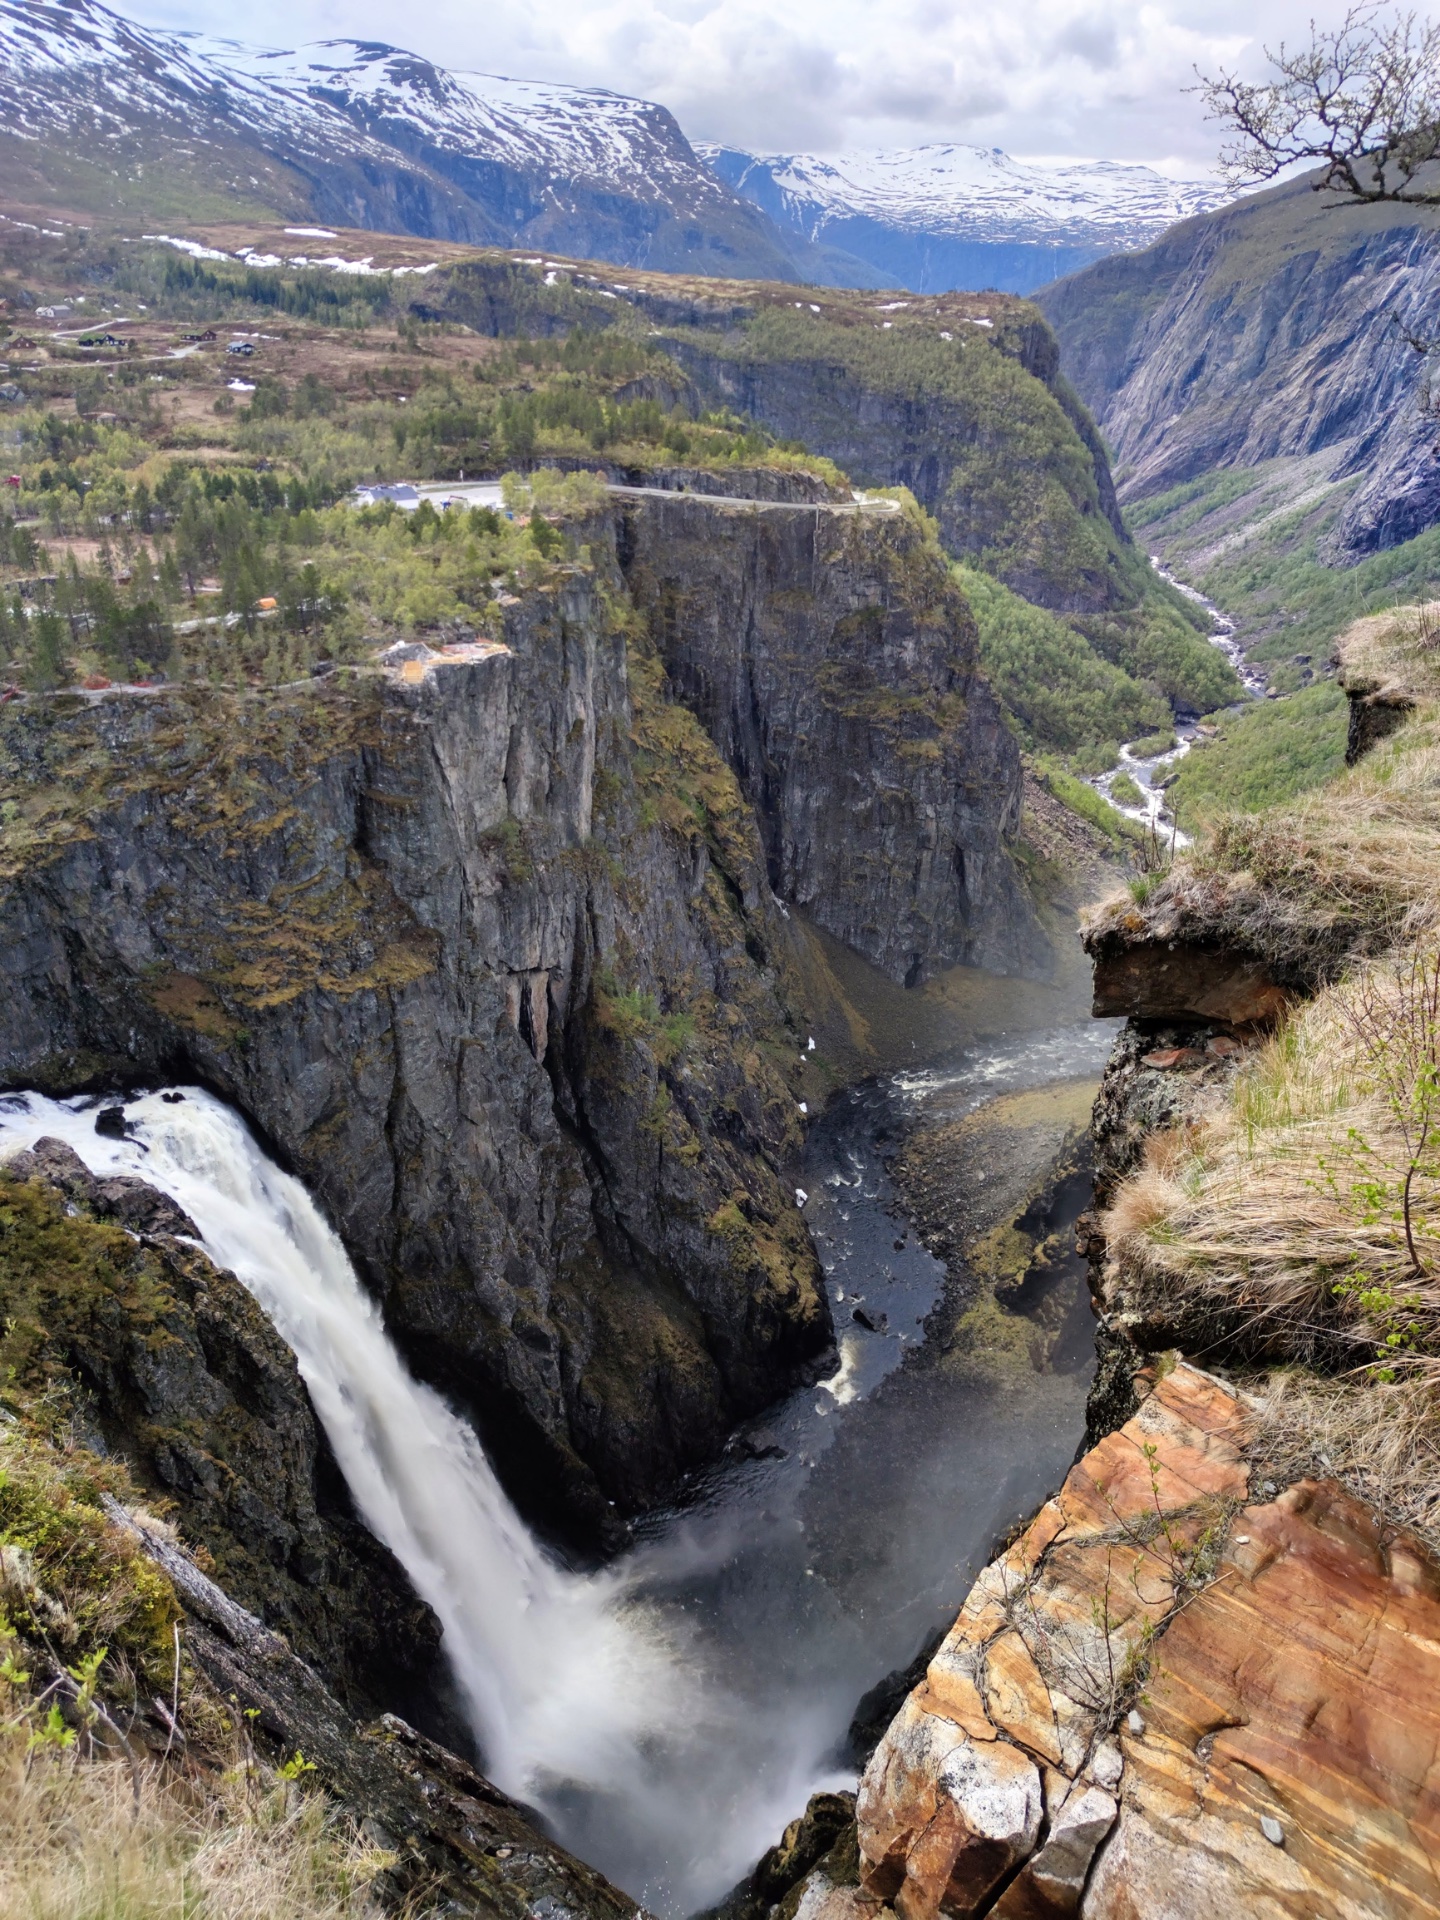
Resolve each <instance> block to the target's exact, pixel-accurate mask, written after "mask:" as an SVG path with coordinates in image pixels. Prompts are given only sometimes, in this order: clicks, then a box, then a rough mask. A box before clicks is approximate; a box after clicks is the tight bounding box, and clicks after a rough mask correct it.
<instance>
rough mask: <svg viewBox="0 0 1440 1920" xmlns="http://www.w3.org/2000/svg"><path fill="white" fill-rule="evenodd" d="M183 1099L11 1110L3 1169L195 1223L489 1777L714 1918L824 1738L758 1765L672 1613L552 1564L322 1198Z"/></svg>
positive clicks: (7, 1099) (602, 1576)
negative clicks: (104, 1186)
mask: <svg viewBox="0 0 1440 1920" xmlns="http://www.w3.org/2000/svg"><path fill="white" fill-rule="evenodd" d="M176 1091H180V1092H181V1093H182V1095H183V1097H182V1098H181V1099H179V1100H175V1099H174V1094H173V1092H172V1094H171V1097H170V1098H169V1099H166V1097H165V1096H164V1095H163V1094H161V1093H159V1092H155V1093H149V1094H145V1095H142V1096H139V1097H136V1098H134V1099H130V1100H127V1101H126V1106H125V1112H126V1117H127V1120H128V1122H129V1123H130V1126H131V1128H132V1130H133V1137H132V1138H129V1139H125V1140H115V1139H110V1138H108V1137H104V1136H101V1135H99V1134H97V1133H96V1131H95V1111H96V1109H95V1106H94V1104H93V1103H92V1102H89V1101H85V1102H78V1101H76V1102H57V1101H53V1100H49V1099H46V1098H44V1097H42V1096H40V1095H38V1094H9V1095H5V1096H3V1098H0V1158H9V1157H10V1156H11V1155H13V1154H14V1153H16V1152H18V1151H20V1150H21V1149H23V1148H25V1147H28V1146H30V1145H33V1143H34V1142H35V1141H36V1140H38V1139H41V1138H43V1137H45V1136H50V1137H53V1138H57V1139H60V1140H64V1141H66V1142H67V1143H68V1144H69V1145H70V1146H72V1147H73V1148H74V1149H75V1150H76V1152H77V1153H78V1154H79V1155H80V1157H81V1159H82V1160H84V1162H85V1163H86V1165H87V1166H89V1167H90V1169H91V1170H92V1171H93V1172H95V1173H97V1174H101V1175H110V1174H131V1175H137V1176H139V1177H140V1178H142V1179H144V1180H146V1181H148V1182H149V1183H150V1184H151V1185H152V1186H155V1187H157V1188H159V1189H160V1190H161V1191H163V1192H165V1193H167V1194H169V1195H170V1196H171V1198H172V1199H174V1200H175V1201H176V1202H177V1203H178V1204H179V1205H180V1206H181V1207H183V1208H184V1210H185V1211H186V1213H187V1214H189V1216H190V1218H191V1219H192V1220H193V1221H194V1222H195V1224H196V1226H197V1227H198V1228H199V1231H200V1235H201V1238H202V1242H203V1245H204V1247H205V1250H206V1252H207V1253H208V1254H209V1255H210V1257H211V1258H212V1259H213V1260H214V1261H215V1262H216V1263H217V1264H218V1265H220V1266H222V1267H227V1268H229V1269H230V1270H231V1271H232V1272H233V1273H234V1274H235V1275H236V1276H237V1277H238V1278H239V1279H240V1280H241V1281H242V1282H243V1283H244V1285H245V1286H246V1287H247V1288H248V1289H249V1291H250V1292H251V1293H252V1294H253V1295H254V1296H255V1298H256V1300H257V1301H259V1303H260V1305H261V1306H262V1307H263V1308H264V1310H265V1312H266V1313H267V1315H268V1316H269V1318H270V1319H271V1321H272V1322H273V1324H274V1326H275V1327H276V1329H277V1331H278V1332H279V1333H280V1335H281V1336H282V1338H283V1339H284V1340H285V1341H286V1343H287V1344H288V1345H289V1346H290V1348H291V1349H292V1350H293V1352H294V1353H295V1356H296V1358H297V1360H298V1362H299V1366H300V1372H301V1374H302V1375H303V1377H304V1380H305V1384H306V1386H307V1387H308V1388H309V1390H310V1395H311V1398H312V1400H313V1402H314V1405H315V1409H316V1412H317V1413H318V1415H319V1417H320V1419H321V1421H322V1422H323V1424H324V1427H325V1431H326V1433H327V1435H328V1436H329V1439H330V1444H331V1446H332V1447H333V1449H334V1452H335V1455H336V1458H337V1459H338V1461H339V1464H340V1467H341V1470H342V1472H343V1473H344V1475H345V1478H346V1480H347V1482H348V1483H349V1486H350V1490H351V1493H352V1495H353V1496H354V1499H355V1503H356V1505H357V1507H358V1508H359V1510H360V1512H361V1513H362V1514H363V1516H364V1518H365V1520H366V1521H367V1523H368V1524H369V1526H370V1527H371V1529H372V1530H373V1531H374V1532H375V1533H376V1534H377V1535H378V1536H379V1538H380V1539H381V1540H383V1541H384V1542H385V1544H386V1545H387V1546H388V1547H389V1548H390V1549H391V1551H392V1552H393V1553H394V1554H395V1556H396V1557H397V1559H398V1560H399V1561H400V1562H401V1564H402V1565H403V1566H404V1567H405V1569H406V1571H407V1572H408V1573H409V1575H410V1578H411V1580H412V1581H413V1583H414V1585H415V1587H416V1589H417V1591H418V1592H419V1593H420V1594H421V1595H423V1597H424V1598H425V1599H426V1600H427V1601H428V1602H429V1604H430V1605H431V1606H432V1607H433V1608H434V1610H435V1612H436V1614H437V1615H438V1616H439V1619H440V1621H441V1623H442V1625H443V1627H444V1631H445V1647H446V1651H447V1653H448V1655H449V1657H450V1661H451V1664H452V1666H453V1669H454V1672H455V1676H456V1680H457V1682H458V1684H459V1686H460V1688H461V1690H462V1692H463V1694H464V1697H465V1700H466V1702H467V1703H468V1705H469V1708H470V1711H471V1713H472V1715H473V1720H474V1724H475V1727H476V1730H477V1734H478V1737H479V1740H480V1743H481V1746H482V1749H483V1752H484V1755H485V1763H486V1769H487V1771H488V1772H489V1774H490V1775H491V1777H492V1778H493V1779H494V1780H495V1781H496V1782H497V1784H498V1785H500V1786H501V1787H503V1788H505V1789H506V1790H507V1791H509V1792H511V1793H514V1794H516V1795H518V1796H521V1797H523V1798H526V1799H528V1800H530V1801H531V1802H533V1803H538V1804H539V1805H540V1806H541V1807H542V1808H545V1809H546V1810H547V1811H549V1812H551V1813H552V1815H554V1816H555V1817H556V1820H557V1825H558V1826H559V1828H560V1830H561V1833H562V1837H566V1836H568V1837H571V1838H572V1840H574V1841H576V1842H579V1843H581V1844H582V1845H583V1844H585V1843H586V1842H587V1841H588V1842H589V1857H590V1858H592V1859H595V1860H596V1864H599V1865H604V1866H608V1870H609V1871H611V1872H612V1873H615V1874H619V1873H624V1872H625V1871H626V1869H627V1868H628V1869H629V1877H630V1879H631V1881H632V1884H631V1887H630V1890H631V1891H632V1892H634V1893H636V1894H637V1895H638V1896H639V1897H640V1898H642V1899H646V1900H648V1901H649V1902H651V1903H652V1904H654V1905H655V1906H656V1907H657V1909H661V1910H664V1909H669V1910H671V1911H676V1910H679V1911H684V1910H685V1909H686V1908H687V1907H691V1906H694V1905H695V1904H698V1900H699V1899H700V1898H703V1897H706V1896H707V1895H708V1896H709V1897H714V1894H715V1893H716V1892H719V1891H722V1890H723V1888H724V1886H725V1885H728V1884H729V1883H730V1881H731V1880H733V1879H734V1878H735V1877H736V1875H737V1874H738V1872H739V1871H741V1870H743V1868H744V1866H745V1865H746V1863H747V1861H748V1860H750V1859H753V1858H754V1855H755V1853H757V1852H758V1851H759V1849H760V1847H761V1846H763V1845H764V1844H766V1843H767V1840H768V1839H769V1838H773V1831H772V1829H774V1827H775V1820H776V1814H777V1812H780V1811H781V1809H782V1808H783V1810H784V1811H783V1817H784V1818H788V1817H789V1815H790V1813H791V1812H792V1811H793V1810H794V1807H795V1805H796V1803H797V1800H798V1803H799V1804H801V1805H803V1803H804V1794H805V1793H806V1791H808V1789H809V1788H810V1787H811V1786H812V1785H813V1784H818V1780H817V1777H816V1776H817V1771H818V1770H817V1767H816V1760H817V1758H818V1754H817V1749H816V1746H815V1745H814V1744H813V1741H814V1738H816V1737H818V1735H814V1734H812V1733H811V1731H810V1730H807V1729H806V1728H805V1727H804V1726H802V1725H799V1724H796V1722H795V1721H794V1720H792V1722H791V1724H790V1725H789V1727H788V1728H787V1729H786V1731H785V1734H784V1737H783V1738H782V1739H781V1741H780V1747H781V1748H782V1749H783V1751H780V1752H777V1751H776V1749H775V1745H774V1742H773V1740H771V1739H770V1737H769V1735H768V1734H767V1736H766V1738H765V1740H764V1741H762V1742H761V1743H760V1745H761V1746H763V1747H764V1749H765V1750H764V1751H761V1750H759V1747H757V1744H756V1734H755V1732H754V1731H753V1730H751V1729H747V1728H746V1727H745V1726H744V1724H743V1722H744V1720H745V1718H746V1715H745V1714H744V1712H743V1711H742V1710H741V1708H740V1706H739V1703H738V1701H734V1700H732V1699H727V1696H726V1690H725V1689H724V1688H723V1687H718V1686H715V1685H712V1684H708V1683H707V1682H706V1680H705V1678H704V1676H703V1673H702V1671H701V1667H702V1665H703V1662H700V1661H697V1660H696V1659H695V1658H693V1657H692V1653H693V1650H692V1649H691V1648H690V1647H689V1646H688V1645H687V1644H686V1643H685V1642H684V1641H682V1640H681V1639H680V1638H678V1637H677V1631H676V1624H675V1619H674V1616H673V1613H669V1614H667V1615H666V1616H665V1617H662V1616H661V1614H660V1612H659V1611H658V1610H657V1609H655V1608H653V1607H651V1606H648V1605H645V1604H643V1603H641V1602H640V1601H638V1600H637V1599H636V1597H635V1591H634V1582H633V1580H630V1581H627V1576H626V1574H625V1572H624V1570H623V1568H622V1569H610V1570H607V1571H604V1572H599V1573H587V1574H577V1573H574V1572H571V1571H569V1570H567V1569H565V1568H563V1567H561V1566H559V1565H558V1564H557V1563H556V1562H555V1561H554V1560H552V1559H551V1558H550V1557H549V1556H548V1555H547V1554H546V1553H544V1552H543V1551H542V1550H541V1549H540V1547H539V1546H538V1545H537V1544H536V1542H535V1541H534V1540H533V1539H532V1538H531V1536H530V1534H529V1532H528V1530H527V1529H526V1527H525V1525H524V1523H523V1522H522V1521H521V1519H520V1517H519V1515H518V1514H517V1513H516V1512H515V1510H514V1508H513V1507H512V1506H511V1504H510V1502H509V1500H508V1499H507V1498H506V1496H505V1494H504V1492H503V1491H502V1489H501V1487H500V1485H499V1482H498V1481H497V1480H496V1477H495V1475H494V1473H493V1471H492V1470H491V1467H490V1464H489V1462H488V1461H487V1460H486V1458H485V1455H484V1453H483V1452H482V1450H481V1448H480V1446H479V1444H478V1442H477V1440H476V1438H475V1435H474V1433H473V1432H472V1431H471V1429H470V1428H469V1426H468V1425H467V1424H466V1423H465V1422H464V1421H463V1420H461V1419H459V1418H458V1417H457V1416H456V1415H455V1414H454V1413H453V1412H452V1411H451V1410H450V1408H449V1407H448V1406H447V1405H446V1404H445V1402H444V1401H443V1400H442V1399H441V1398H440V1396H439V1395H438V1394H436V1393H434V1392H433V1391H432V1390H431V1389H429V1388H428V1387H425V1386H422V1385H421V1384H420V1383H419V1382H417V1381H416V1380H415V1379H413V1378H412V1377H411V1375H410V1374H409V1372H408V1371H407V1369H406V1367H405V1365H404V1363H403V1362H402V1360H401V1358H400V1356H399V1354H398V1353H397V1352H396V1349H395V1347H394V1346H393V1344H392V1343H391V1340H390V1338H389V1336H388V1334H387V1333H386V1332H385V1329H384V1326H383V1324H382V1322H381V1318H380V1314H379V1311H378V1309H377V1308H376V1306H375V1304H374V1303H373V1301H372V1300H371V1299H370V1298H369V1296H368V1295H367V1294H366V1292H365V1291H364V1289H363V1288H362V1286H361V1285H360V1282H359V1280H358V1278H357V1276H356V1274H355V1270H354V1268H353V1267H352V1266H351V1264H350V1260H349V1258H348V1256H347V1255H346V1253H345V1250H344V1248H343V1246H342V1245H341V1243H340V1240H339V1238H338V1236H337V1235H336V1234H335V1233H334V1232H333V1231H332V1230H331V1228H330V1227H329V1226H328V1225H327V1224H326V1222H325V1220H324V1219H323V1218H322V1216H321V1214H320V1212H319V1210H318V1208H317V1207H316V1206H315V1204H314V1202H313V1201H312V1200H311V1199H310V1196H309V1195H308V1194H307V1193H306V1191H305V1189H304V1187H303V1186H302V1185H301V1184H300V1182H299V1181H298V1180H295V1179H293V1178H292V1177H291V1176H290V1175H288V1174H286V1173H283V1172H282V1171H281V1170H280V1169H279V1168H278V1167H276V1166H275V1165H274V1163H273V1162H272V1161H271V1160H270V1159H269V1158H268V1157H267V1156H266V1155H265V1154H264V1153H263V1152H262V1151H261V1149H260V1147H259V1146H258V1145H257V1143H256V1142H255V1140H254V1139H253V1138H252V1136H251V1134H250V1133H249V1131H248V1129H247V1128H246V1126H245V1125H244V1123H243V1121H241V1119H240V1118H239V1117H238V1115H236V1114H235V1113H234V1112H232V1111H231V1110H230V1109H229V1108H228V1107H226V1106H225V1105H223V1104H222V1103H221V1102H220V1101H219V1100H217V1099H215V1098H214V1097H213V1096H212V1095H210V1094H208V1093H206V1092H204V1091H203V1090H201V1089H199V1088H194V1087H186V1088H184V1089H181V1090H176ZM800 1718H803V1716H800ZM747 1748H748V1749H749V1751H748V1754H747V1752H746V1749H747ZM722 1756H723V1758H722ZM727 1761H728V1762H730V1763H731V1764H729V1765H727V1764H726V1762H727ZM736 1762H738V1763H739V1764H738V1765H736V1764H735V1763H736ZM577 1802H578V1803H581V1810H580V1812H579V1813H578V1814H577V1811H576V1807H577ZM717 1802H718V1804H717ZM577 1828H578V1831H577ZM717 1828H718V1829H719V1830H720V1831H723V1832H724V1833H725V1838H726V1841H727V1842H728V1845H727V1844H722V1845H721V1846H720V1847H719V1848H718V1850H717V1848H716V1839H717ZM597 1836H599V1838H598V1839H597ZM607 1840H608V1844H607ZM597 1851H598V1853H599V1854H600V1855H602V1856H603V1855H605V1854H607V1853H608V1854H609V1855H610V1858H609V1860H608V1861H607V1860H606V1859H604V1858H603V1857H602V1858H597ZM727 1874H728V1876H729V1879H726V1878H725V1876H726V1875H727ZM637 1878H638V1884H637V1883H636V1881H637Z"/></svg>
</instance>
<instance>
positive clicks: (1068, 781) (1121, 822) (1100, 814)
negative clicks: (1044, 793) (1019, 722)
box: [1035, 760, 1141, 852]
mask: <svg viewBox="0 0 1440 1920" xmlns="http://www.w3.org/2000/svg"><path fill="white" fill-rule="evenodd" d="M1035 772H1036V775H1037V777H1038V778H1039V780H1040V781H1041V783H1042V785H1044V786H1045V787H1046V788H1047V789H1048V791H1049V792H1051V793H1053V794H1054V796H1055V798H1056V799H1057V800H1058V801H1059V802H1060V804H1061V805H1062V806H1065V807H1068V808H1069V809H1070V811H1071V813H1073V814H1075V815H1076V816H1077V817H1078V818H1079V819H1081V820H1084V821H1086V822H1087V824H1088V825H1090V826H1092V827H1098V828H1099V830H1100V831H1101V833H1103V834H1104V835H1105V838H1106V839H1107V840H1108V841H1109V842H1110V844H1111V846H1112V847H1113V848H1114V849H1115V850H1116V852H1123V851H1126V850H1129V849H1131V848H1134V847H1136V846H1138V845H1139V843H1140V839H1141V829H1140V828H1139V827H1138V826H1137V825H1136V823H1135V822H1134V821H1133V820H1127V819H1126V818H1125V816H1124V814H1123V813H1121V812H1120V811H1119V809H1118V808H1116V807H1112V806H1111V804H1110V802H1109V801H1108V800H1107V799H1106V798H1105V796H1104V795H1103V794H1100V793H1097V792H1096V791H1095V789H1094V787H1087V786H1086V784H1085V782H1084V781H1083V780H1077V779H1076V778H1075V776H1074V774H1072V773H1067V772H1066V771H1065V769H1064V768H1063V767H1060V766H1056V765H1055V764H1054V763H1053V762H1051V761H1046V760H1039V761H1037V762H1036V764H1035Z"/></svg>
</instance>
